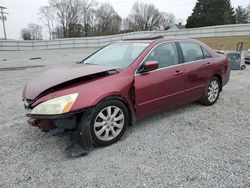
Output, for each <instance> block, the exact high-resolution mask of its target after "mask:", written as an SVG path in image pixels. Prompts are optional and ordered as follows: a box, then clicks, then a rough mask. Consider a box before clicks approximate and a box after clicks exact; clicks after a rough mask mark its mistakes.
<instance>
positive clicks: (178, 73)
mask: <svg viewBox="0 0 250 188" xmlns="http://www.w3.org/2000/svg"><path fill="white" fill-rule="evenodd" d="M183 73H184V72H183V71H179V70H177V71H175V73H174V75H175V76H179V75H182V74H183Z"/></svg>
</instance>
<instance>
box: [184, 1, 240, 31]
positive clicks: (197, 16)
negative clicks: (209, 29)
mask: <svg viewBox="0 0 250 188" xmlns="http://www.w3.org/2000/svg"><path fill="white" fill-rule="evenodd" d="M234 23H235V13H234V9H233V7H232V5H231V2H230V0H209V1H208V0H198V1H197V3H196V5H195V7H194V9H193V12H192V14H191V16H189V17H188V19H187V25H186V27H187V28H194V27H204V26H212V25H223V24H234Z"/></svg>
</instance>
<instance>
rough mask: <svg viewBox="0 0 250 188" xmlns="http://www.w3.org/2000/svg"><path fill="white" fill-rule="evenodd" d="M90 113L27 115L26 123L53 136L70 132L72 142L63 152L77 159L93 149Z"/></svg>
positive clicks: (87, 111)
mask: <svg viewBox="0 0 250 188" xmlns="http://www.w3.org/2000/svg"><path fill="white" fill-rule="evenodd" d="M92 113H93V112H92V109H91V108H88V109H84V110H79V111H75V112H71V113H66V114H62V115H53V116H47V115H46V116H41V115H31V114H27V117H28V120H27V121H28V124H30V125H31V126H36V127H39V128H40V129H41V130H42V131H44V132H49V133H50V134H51V135H54V136H59V135H61V134H63V133H65V132H66V131H71V132H72V134H71V141H72V142H71V144H70V146H69V147H67V148H66V150H65V151H66V153H67V155H68V156H70V157H79V156H85V155H87V154H88V153H89V152H90V151H91V150H92V148H93V142H92V138H91V131H90V123H91V117H92Z"/></svg>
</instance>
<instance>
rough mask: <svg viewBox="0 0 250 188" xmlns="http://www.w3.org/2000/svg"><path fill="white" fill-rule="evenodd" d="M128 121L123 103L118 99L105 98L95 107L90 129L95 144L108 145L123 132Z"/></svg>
mask: <svg viewBox="0 0 250 188" xmlns="http://www.w3.org/2000/svg"><path fill="white" fill-rule="evenodd" d="M128 122H129V113H128V109H127V107H126V106H125V104H124V103H123V102H121V101H119V100H107V101H104V102H102V103H100V104H99V105H98V106H96V107H95V109H94V112H93V115H92V117H91V123H90V131H91V136H92V140H93V143H94V145H95V146H108V145H111V144H113V143H115V142H117V141H118V140H119V139H120V138H121V137H122V136H123V134H124V132H125V130H126V128H127V126H128Z"/></svg>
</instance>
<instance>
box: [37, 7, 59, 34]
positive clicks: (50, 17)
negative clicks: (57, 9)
mask: <svg viewBox="0 0 250 188" xmlns="http://www.w3.org/2000/svg"><path fill="white" fill-rule="evenodd" d="M39 15H40V18H41V20H42V21H43V22H44V24H45V26H46V27H47V28H48V33H49V39H53V38H54V36H53V32H54V29H55V28H54V26H55V21H56V20H55V14H54V8H53V7H51V6H42V7H41V8H40V10H39Z"/></svg>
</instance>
